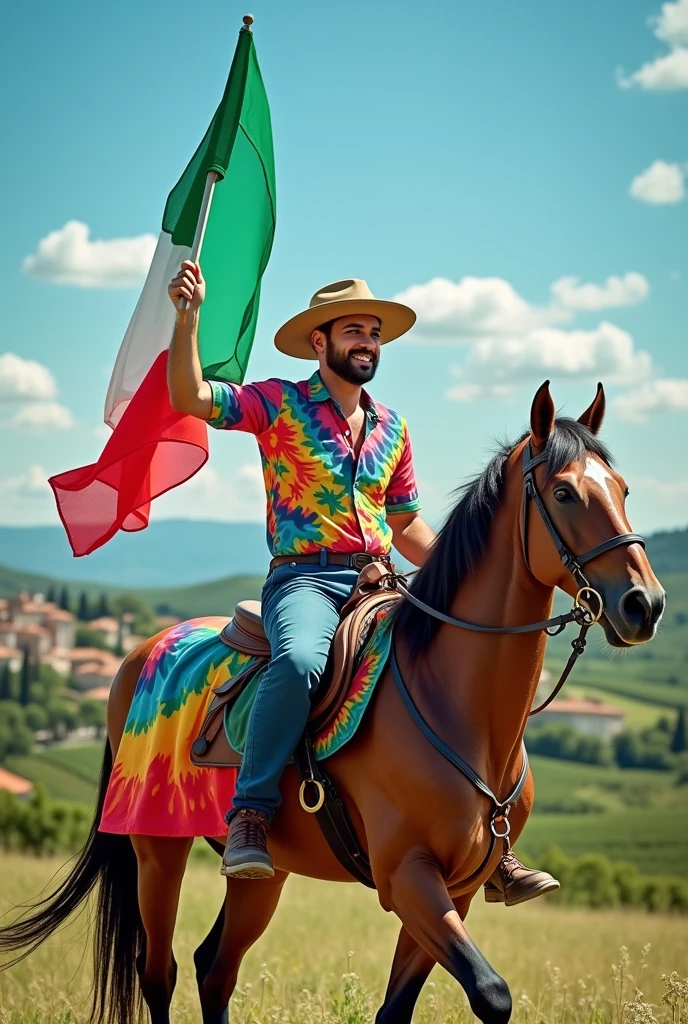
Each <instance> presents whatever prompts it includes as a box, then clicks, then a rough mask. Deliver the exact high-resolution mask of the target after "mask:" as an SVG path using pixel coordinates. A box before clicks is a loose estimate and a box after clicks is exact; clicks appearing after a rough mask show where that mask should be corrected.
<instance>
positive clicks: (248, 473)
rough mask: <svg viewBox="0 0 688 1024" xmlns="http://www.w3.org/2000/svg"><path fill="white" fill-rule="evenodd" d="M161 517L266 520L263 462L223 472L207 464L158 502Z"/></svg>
mask: <svg viewBox="0 0 688 1024" xmlns="http://www.w3.org/2000/svg"><path fill="white" fill-rule="evenodd" d="M155 510H156V515H157V517H158V518H160V519H174V518H179V517H182V518H187V519H224V520H226V521H227V522H244V523H245V522H264V521H265V488H264V486H263V473H262V470H261V467H260V465H255V464H246V465H243V466H240V467H239V468H238V469H237V470H235V471H234V472H230V473H221V472H219V471H218V470H217V469H216V468H215V467H214V466H211V465H210V463H208V462H207V463H206V464H205V466H204V467H203V469H201V470H199V472H198V473H197V474H196V476H194V477H192V479H191V480H189V481H188V483H185V484H183V485H182V486H181V487H176V488H175V489H174V490H172V491H168V493H167V494H163V495H162V496H161V497H160V498H157V499H156V501H155Z"/></svg>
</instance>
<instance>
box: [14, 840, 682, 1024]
mask: <svg viewBox="0 0 688 1024" xmlns="http://www.w3.org/2000/svg"><path fill="white" fill-rule="evenodd" d="M57 867H58V864H57V863H56V862H53V861H37V860H26V859H19V858H15V857H4V858H0V873H1V874H2V878H3V881H4V885H3V888H2V893H1V895H0V912H1V913H4V912H6V910H7V908H8V907H9V905H10V904H11V903H15V904H16V903H18V902H20V901H22V900H25V899H26V898H28V897H29V896H30V895H32V894H34V893H35V892H36V891H37V890H38V889H40V888H41V887H42V886H44V885H45V884H46V883H47V882H48V880H49V879H50V877H51V876H52V874H53V873H54V871H55V870H56V868H57ZM247 884H252V883H247ZM222 892H223V886H222V882H221V879H220V876H219V873H218V872H217V869H216V867H214V866H212V867H211V866H205V865H194V866H193V867H192V868H190V870H189V872H188V874H187V877H186V880H185V884H184V889H183V892H182V901H181V911H180V920H179V923H178V928H177V938H176V942H175V954H176V958H177V960H178V963H179V982H178V987H177V992H176V994H175V1000H174V1004H173V1018H172V1019H173V1020H174V1021H175V1022H178V1024H181V1022H183V1024H192V1022H196V1021H198V1020H199V1018H200V1014H199V1012H198V1008H197V1002H196V992H195V985H194V980H193V974H192V968H191V954H192V951H193V949H194V948H195V946H196V945H197V944H198V942H199V941H200V939H201V938H202V936H203V934H204V933H205V931H207V929H208V928H209V927H210V925H211V923H212V921H213V919H214V917H215V914H216V913H217V909H218V907H219V905H220V903H221V900H222ZM469 926H470V929H471V934H472V937H473V939H474V941H475V942H476V943H477V945H478V947H479V948H480V949H482V951H483V952H484V953H485V955H486V956H487V958H488V960H489V961H490V962H491V963H492V965H493V966H494V967H495V969H496V970H497V971H498V972H499V973H500V974H501V975H502V976H503V977H504V978H505V979H506V980H507V982H508V983H509V985H510V987H511V990H512V994H513V997H514V1003H515V1019H516V1021H519V1022H523V1024H564V1022H566V1024H589V1022H590V1021H592V1020H595V1021H599V1022H600V1024H601V1022H603V1021H606V1020H609V1021H612V1022H615V1024H621V1016H620V1013H619V1006H618V1003H617V996H618V985H617V990H616V993H615V990H614V986H613V983H612V964H618V963H619V949H620V947H621V946H622V945H623V946H627V947H628V953H629V956H630V961H631V962H630V967H629V968H626V971H627V972H628V971H630V974H631V975H633V977H634V979H635V980H636V981H637V982H639V985H640V987H641V989H642V991H643V992H644V994H645V996H644V998H645V1000H647V1001H649V1002H650V1003H652V1004H654V1013H655V1017H656V1018H657V1020H658V1021H660V1022H663V1021H667V1024H668V1021H669V1020H670V1017H669V1016H668V1013H667V1007H666V1006H664V1005H662V1003H661V996H662V992H663V985H662V982H661V975H662V974H663V973H667V974H668V973H670V972H671V971H674V970H675V971H678V972H679V973H680V974H681V975H685V973H686V965H687V964H688V928H686V924H685V919H680V918H672V917H662V916H655V915H651V914H647V913H635V912H633V913H631V912H628V913H622V912H616V911H601V912H596V911H584V910H573V909H562V908H558V907H552V906H551V905H550V906H547V904H546V903H545V901H544V899H543V900H542V901H541V903H540V905H539V906H538V905H537V904H536V903H532V904H528V905H525V906H522V907H518V908H513V909H509V910H506V909H505V908H504V907H488V906H486V905H485V903H483V902H482V900H476V901H475V902H474V908H473V909H472V910H471V915H470V918H469ZM397 932H398V922H397V920H396V918H395V917H394V916H393V915H392V914H385V913H384V912H383V911H382V910H381V909H380V908H379V906H378V904H377V899H376V896H375V894H374V893H372V892H369V891H367V890H364V889H363V888H362V887H361V886H356V885H350V886H346V885H339V886H338V885H336V884H330V883H324V882H314V881H311V880H308V879H301V878H292V879H290V880H289V881H288V882H287V885H286V888H285V892H284V895H283V898H282V902H281V904H280V907H279V908H278V911H277V914H276V915H275V918H274V920H273V922H272V924H271V926H270V927H269V929H268V931H267V933H266V934H265V936H264V937H263V938H262V939H261V940H260V942H259V943H258V944H257V945H256V947H255V948H254V949H253V950H251V951H250V952H249V954H248V955H247V957H246V960H245V964H244V967H243V968H242V972H241V974H240V977H239V989H238V992H237V994H236V996H235V998H234V1001H233V1005H232V1018H231V1019H232V1024H249V1022H252V1024H259V1022H260V1024H334V1022H337V1024H368V1022H371V1021H372V1019H373V1011H374V1009H375V1008H376V1007H377V1006H378V1005H379V1002H380V1000H381V997H382V993H383V991H384V988H385V985H386V982H387V975H388V972H389V967H390V964H391V959H392V953H393V949H394V944H395V941H396V935H397ZM647 944H650V947H651V948H650V950H649V952H648V954H647V960H648V963H647V967H645V968H643V969H641V967H640V962H641V959H642V952H641V951H642V949H643V947H644V946H646V945H647ZM86 948H87V941H86V936H85V934H84V924H83V921H82V922H81V923H77V924H76V925H73V926H71V927H70V928H69V929H68V930H67V931H65V932H63V933H61V934H58V935H57V936H56V937H55V938H54V939H53V940H52V941H51V942H50V944H49V946H48V947H44V948H42V949H41V950H39V951H38V952H37V953H36V954H34V955H33V956H32V957H31V958H30V959H29V960H28V961H26V962H24V963H23V964H20V965H19V966H17V967H15V968H13V969H12V970H11V971H9V972H7V973H5V974H2V975H0V1020H2V1021H3V1024H68V1022H70V1024H71V1022H81V1021H85V1020H86V1019H87V1016H88V1014H87V1011H86V1006H87V995H88V987H89V982H90V974H89V966H88V957H85V956H84V951H85V949H86ZM345 974H355V975H357V976H358V977H357V979H353V978H348V979H346V980H345V979H344V978H343V975H345ZM345 988H346V989H347V991H348V995H347V996H346V998H345ZM634 991H635V989H634V985H633V983H632V982H630V981H629V980H628V978H627V979H626V982H625V987H624V993H623V996H622V1001H623V999H624V998H627V999H632V998H633V995H634ZM595 1011H597V1013H595ZM684 1012H685V1011H684ZM415 1019H416V1020H417V1021H419V1022H422V1024H458V1022H459V1021H460V1022H462V1024H463V1022H465V1024H469V1022H470V1021H471V1020H473V1019H474V1018H472V1016H471V1014H470V1013H469V1012H468V1010H467V1004H466V1001H465V998H464V996H463V993H462V992H461V990H460V989H459V987H458V985H457V984H456V983H455V982H454V981H453V980H452V979H451V978H450V977H449V976H448V975H447V974H446V973H445V972H444V971H442V970H441V969H439V968H436V969H435V971H434V972H433V974H432V975H431V978H430V984H428V985H426V987H425V990H424V992H423V994H422V996H421V1000H420V1003H419V1008H418V1010H417V1013H416V1018H415ZM624 1019H625V1021H626V1022H627V1024H631V1022H636V1024H640V1022H639V1021H637V1018H633V1017H631V1016H630V1015H629V1014H628V1013H626V1014H625V1015H624ZM648 1024H652V1022H650V1021H648Z"/></svg>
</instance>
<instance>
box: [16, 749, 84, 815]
mask: <svg viewBox="0 0 688 1024" xmlns="http://www.w3.org/2000/svg"><path fill="white" fill-rule="evenodd" d="M4 765H5V767H6V768H9V770H10V771H11V772H15V773H16V774H17V775H22V776H23V777H24V778H25V779H31V781H32V782H41V783H42V784H43V785H44V786H45V788H46V790H47V792H48V796H51V797H53V799H55V800H72V801H74V802H75V803H80V804H88V805H89V806H90V805H91V804H92V803H93V802H94V800H95V795H96V790H95V781H96V779H93V781H90V782H89V781H87V779H85V778H84V777H83V775H82V774H81V773H78V774H77V773H75V772H74V771H73V770H72V769H71V768H70V767H69V765H68V764H64V765H59V764H55V763H54V762H53V761H52V760H50V759H49V758H48V757H45V756H44V755H43V754H40V753H38V754H30V755H28V756H26V757H19V756H16V755H12V756H10V757H8V758H6V760H5V761H4ZM96 778H97V776H96Z"/></svg>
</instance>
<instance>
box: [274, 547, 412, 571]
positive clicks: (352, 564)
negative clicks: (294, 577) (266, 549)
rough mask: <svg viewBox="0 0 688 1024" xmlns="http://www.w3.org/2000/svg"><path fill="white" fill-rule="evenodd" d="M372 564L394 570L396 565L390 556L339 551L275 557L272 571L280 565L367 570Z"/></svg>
mask: <svg viewBox="0 0 688 1024" xmlns="http://www.w3.org/2000/svg"><path fill="white" fill-rule="evenodd" d="M371 562H382V564H383V565H386V566H387V567H388V568H390V569H392V571H393V570H394V563H393V562H392V560H391V559H390V558H389V556H388V555H369V554H368V553H367V552H365V551H356V552H354V554H345V553H344V552H338V551H322V552H320V553H319V554H317V555H275V557H274V558H273V559H272V561H271V562H270V569H271V570H272V569H275V568H276V567H277V566H278V565H322V566H326V565H346V566H348V567H349V568H351V569H358V570H359V572H360V570H361V569H365V567H366V565H370V563H371Z"/></svg>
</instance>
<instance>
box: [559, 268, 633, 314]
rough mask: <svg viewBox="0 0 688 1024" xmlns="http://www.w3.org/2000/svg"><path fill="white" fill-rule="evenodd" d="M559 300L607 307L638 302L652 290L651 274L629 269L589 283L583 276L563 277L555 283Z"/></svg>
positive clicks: (579, 306) (565, 303) (570, 305)
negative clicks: (582, 280) (583, 279)
mask: <svg viewBox="0 0 688 1024" xmlns="http://www.w3.org/2000/svg"><path fill="white" fill-rule="evenodd" d="M550 290H551V292H552V295H553V296H554V298H555V299H556V301H557V302H558V303H559V304H560V305H561V306H563V307H565V308H566V309H588V310H589V309H605V308H607V309H608V308H610V307H611V306H635V305H637V303H639V302H642V301H643V299H646V298H647V296H648V295H649V292H650V286H649V284H648V281H647V278H646V277H643V275H642V274H634V273H628V274H624V275H623V277H608V278H607V280H606V281H605V282H604V284H585V283H582V282H581V280H580V278H579V277H560V278H559V280H558V281H555V282H554V284H553V285H552V287H551V289H550Z"/></svg>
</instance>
